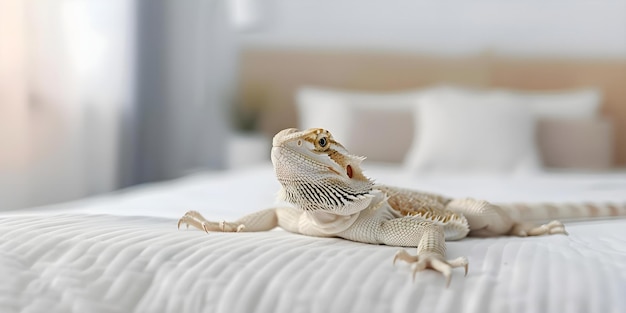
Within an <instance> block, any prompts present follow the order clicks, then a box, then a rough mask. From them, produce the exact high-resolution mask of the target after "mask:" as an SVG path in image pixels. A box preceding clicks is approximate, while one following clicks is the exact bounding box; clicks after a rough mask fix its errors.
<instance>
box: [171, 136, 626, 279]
mask: <svg viewBox="0 0 626 313" xmlns="http://www.w3.org/2000/svg"><path fill="white" fill-rule="evenodd" d="M271 159H272V163H273V166H274V170H275V173H276V178H277V179H278V181H279V182H280V184H281V186H282V188H281V190H280V192H279V198H280V199H282V200H284V201H285V202H287V203H289V204H290V205H289V206H285V207H276V208H271V209H266V210H262V211H258V212H255V213H252V214H249V215H247V216H244V217H242V218H241V219H239V220H237V221H234V222H225V221H222V222H211V221H208V220H206V219H205V218H204V217H203V216H202V215H200V213H198V212H196V211H189V212H187V213H186V214H185V215H184V216H183V217H181V218H180V220H179V221H178V227H179V228H180V225H181V224H186V226H187V227H189V226H192V227H195V228H199V229H201V230H204V231H205V232H209V231H221V232H240V231H250V232H256V231H267V230H271V229H273V228H275V227H277V226H279V227H281V228H283V229H285V230H287V231H289V232H293V233H298V234H304V235H309V236H319V237H340V238H344V239H348V240H352V241H357V242H362V243H368V244H385V245H390V246H399V247H416V248H417V254H415V255H412V254H410V253H409V252H407V251H406V250H399V251H398V252H397V253H396V255H395V257H394V259H393V263H394V264H395V263H396V261H398V260H401V261H404V262H408V263H410V264H412V273H413V278H415V274H416V273H417V272H419V271H422V270H425V269H432V270H435V271H438V272H440V273H441V274H443V276H444V277H445V279H446V285H449V283H450V279H451V273H452V269H453V268H456V267H463V268H464V269H465V274H466V275H467V271H468V260H467V258H465V257H459V258H455V259H452V260H447V259H446V258H445V252H446V244H445V240H459V239H462V238H465V237H466V236H479V237H488V236H500V235H511V236H539V235H545V234H567V232H566V231H565V228H564V226H563V224H562V223H561V222H559V221H556V220H553V221H551V222H549V223H547V224H543V225H538V226H536V225H532V224H526V223H523V222H520V221H517V220H516V219H514V218H513V216H512V215H513V214H512V212H517V213H518V214H517V215H520V216H521V217H522V218H525V219H529V217H532V216H533V213H532V212H542V211H543V212H555V211H557V215H560V216H561V218H565V217H574V216H584V215H590V214H591V215H593V214H595V215H626V208H624V207H621V206H615V205H607V206H605V207H600V206H591V207H590V208H587V209H586V210H583V209H580V210H577V209H576V207H572V206H557V205H543V206H542V205H535V206H531V205H521V204H520V205H518V206H517V207H516V206H514V205H508V206H507V205H496V204H492V203H490V202H487V201H484V200H475V199H471V198H465V199H452V198H448V197H445V196H442V195H437V194H432V193H426V192H419V191H413V190H409V189H404V188H398V187H391V186H386V185H379V184H375V183H374V182H373V181H372V180H371V179H370V178H368V177H366V176H365V175H364V174H363V171H362V169H361V162H362V161H363V160H364V159H365V158H364V157H359V156H355V155H352V154H350V153H349V152H348V150H346V148H344V147H343V146H342V145H341V144H340V143H339V142H337V141H336V140H335V139H334V138H333V136H332V135H331V134H330V132H329V131H327V130H325V129H321V128H314V129H308V130H304V131H298V130H297V129H294V128H290V129H285V130H282V131H280V132H279V133H277V134H276V135H275V136H274V138H273V140H272V150H271ZM564 212H568V214H563V213H564ZM589 212H590V213H589ZM519 213H521V214H519ZM565 215H569V216H565Z"/></svg>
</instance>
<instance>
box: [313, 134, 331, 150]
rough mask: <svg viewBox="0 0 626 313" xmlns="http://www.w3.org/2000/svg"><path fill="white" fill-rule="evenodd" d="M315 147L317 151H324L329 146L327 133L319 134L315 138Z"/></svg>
mask: <svg viewBox="0 0 626 313" xmlns="http://www.w3.org/2000/svg"><path fill="white" fill-rule="evenodd" d="M315 148H316V149H317V150H318V151H326V150H328V148H330V140H329V139H328V135H326V134H319V135H317V138H316V139H315Z"/></svg>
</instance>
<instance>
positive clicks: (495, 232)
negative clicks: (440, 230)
mask: <svg viewBox="0 0 626 313" xmlns="http://www.w3.org/2000/svg"><path fill="white" fill-rule="evenodd" d="M446 209H449V210H451V211H453V212H456V213H461V214H463V215H464V216H465V218H466V219H467V221H468V223H469V226H470V233H469V235H470V236H474V237H493V236H502V235H511V236H520V237H526V236H540V235H546V234H567V232H566V231H565V228H564V226H563V223H561V222H559V221H552V222H550V223H547V224H543V225H539V226H536V225H532V224H528V223H518V222H516V221H514V220H513V219H512V218H511V217H510V216H509V214H508V213H507V212H505V211H504V210H503V209H502V208H500V207H499V206H497V205H494V204H491V203H489V202H487V201H485V200H475V199H471V198H466V199H455V200H452V201H450V202H449V203H448V204H447V206H446Z"/></svg>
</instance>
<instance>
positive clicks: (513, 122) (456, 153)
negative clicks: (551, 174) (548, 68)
mask: <svg viewBox="0 0 626 313" xmlns="http://www.w3.org/2000/svg"><path fill="white" fill-rule="evenodd" d="M415 109H416V112H415V118H416V122H417V123H416V125H417V127H416V129H415V134H414V138H413V143H412V147H411V149H410V150H409V153H408V154H407V157H406V159H405V164H406V165H408V167H409V169H410V170H411V171H412V172H413V173H417V174H468V173H474V174H484V173H499V174H513V173H518V174H519V173H528V172H536V171H538V170H539V169H540V163H541V162H540V158H539V152H538V149H537V144H536V140H535V120H534V117H533V114H532V113H531V111H530V109H529V108H528V105H525V103H523V101H521V100H520V99H519V98H517V97H513V96H511V95H510V94H507V93H505V92H490V93H479V92H477V93H470V92H449V91H448V92H439V93H434V94H431V95H428V96H425V97H422V98H421V99H420V100H419V101H418V105H417V106H416V108H415Z"/></svg>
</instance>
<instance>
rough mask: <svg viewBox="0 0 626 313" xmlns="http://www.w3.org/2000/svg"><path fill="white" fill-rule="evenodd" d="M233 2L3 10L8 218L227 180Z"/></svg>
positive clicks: (0, 64)
mask: <svg viewBox="0 0 626 313" xmlns="http://www.w3.org/2000/svg"><path fill="white" fill-rule="evenodd" d="M223 1H225V0H209V1H205V0H186V1H165V0H158V1H127V0H89V1H76V0H57V1H47V0H33V1H23V0H2V1H0V21H2V23H0V210H7V209H14V208H20V207H27V206H35V205H41V204H46V203H51V202H59V201H66V200H70V199H75V198H80V197H84V196H87V195H92V194H96V193H101V192H107V191H110V190H114V189H116V188H119V187H121V186H127V185H132V184H136V183H140V182H146V181H153V180H161V179H168V178H174V177H178V176H181V175H184V174H185V173H187V172H189V171H191V170H195V169H202V168H219V167H220V166H221V164H222V162H223V160H222V154H221V151H223V149H222V146H223V142H222V139H221V138H224V136H223V134H224V133H225V129H226V125H225V123H224V119H223V118H222V116H223V115H224V113H223V112H224V111H226V105H227V104H226V103H227V101H228V100H229V97H230V92H231V90H232V87H231V86H232V77H233V75H232V73H233V67H234V51H235V49H234V45H233V43H232V41H230V38H231V36H230V26H229V25H228V21H227V20H226V19H225V18H223V17H222V16H224V15H225V14H223V12H222V10H223V8H224V6H225V5H224V3H223Z"/></svg>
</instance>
